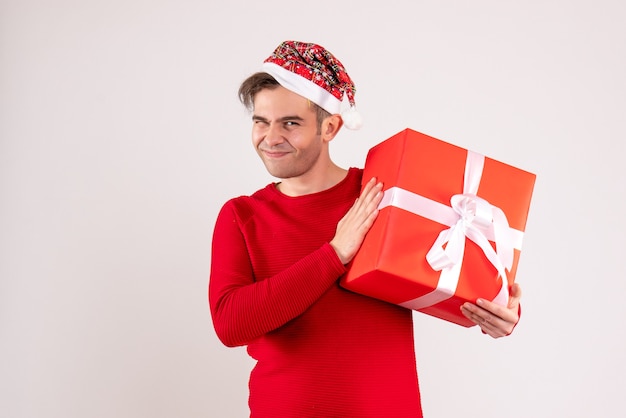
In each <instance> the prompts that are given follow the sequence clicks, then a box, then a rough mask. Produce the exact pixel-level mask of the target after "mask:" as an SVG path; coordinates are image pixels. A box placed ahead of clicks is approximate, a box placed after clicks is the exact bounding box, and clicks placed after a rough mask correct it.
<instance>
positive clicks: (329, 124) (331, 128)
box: [321, 114, 343, 142]
mask: <svg viewBox="0 0 626 418" xmlns="http://www.w3.org/2000/svg"><path fill="white" fill-rule="evenodd" d="M342 126H343V119H341V116H340V115H339V114H335V115H330V116H328V117H327V118H326V119H324V120H323V121H322V127H321V128H322V129H321V132H322V139H323V140H324V141H325V142H330V141H332V140H333V138H334V137H335V135H337V133H338V132H339V130H340V129H341V127H342Z"/></svg>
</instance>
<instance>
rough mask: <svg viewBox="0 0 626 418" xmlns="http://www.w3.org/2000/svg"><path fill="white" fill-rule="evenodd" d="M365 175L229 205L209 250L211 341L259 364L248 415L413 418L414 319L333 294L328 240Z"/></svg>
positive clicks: (273, 191)
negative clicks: (295, 194)
mask: <svg viewBox="0 0 626 418" xmlns="http://www.w3.org/2000/svg"><path fill="white" fill-rule="evenodd" d="M361 176H362V170H360V169H356V168H351V169H350V170H349V171H348V175H347V176H346V178H345V179H344V180H343V181H342V182H340V183H339V184H337V185H336V186H334V187H332V188H330V189H328V190H325V191H322V192H319V193H313V194H309V195H304V196H298V197H289V196H286V195H284V194H282V193H281V192H280V191H278V189H277V188H276V186H275V185H274V184H270V185H268V186H266V187H265V188H263V189H261V190H259V191H257V192H256V193H254V194H253V195H251V196H242V197H238V198H235V199H232V200H230V201H228V202H227V203H226V204H225V205H224V206H223V208H222V210H221V211H220V213H219V215H218V218H217V221H216V224H215V230H214V236H213V245H212V259H211V260H212V261H211V277H210V281H209V304H210V308H211V316H212V320H213V325H214V328H215V331H216V333H217V336H218V337H219V338H220V340H221V341H222V342H223V343H224V344H225V345H227V346H241V345H247V347H248V353H249V354H250V356H252V358H254V359H255V360H256V366H255V367H254V369H253V370H252V373H251V375H250V382H249V390H250V394H249V407H250V413H251V417H253V418H264V417H272V418H276V417H280V418H291V417H324V418H331V417H346V418H366V417H372V418H374V417H375V418H381V417H385V418H394V417H410V418H415V417H421V416H422V414H421V406H420V395H419V388H418V380H417V371H416V362H415V354H414V341H413V323H412V314H411V311H410V310H408V309H405V308H401V307H398V306H395V305H392V304H389V303H385V302H381V301H378V300H375V299H373V298H369V297H365V296H361V295H357V294H355V293H352V292H349V291H347V290H345V289H343V288H341V287H340V286H339V282H338V279H339V278H340V277H341V276H342V275H343V274H344V273H345V271H346V268H345V266H344V265H343V264H342V263H341V261H340V260H339V258H338V257H337V255H336V253H335V252H334V250H333V248H332V247H331V246H330V244H329V241H330V240H331V239H332V238H333V236H334V234H335V229H336V226H337V223H338V221H339V220H340V219H341V218H342V217H343V216H344V214H345V213H346V212H347V211H348V209H349V208H350V206H351V205H352V204H353V203H354V200H355V199H356V197H358V195H359V192H360V187H361Z"/></svg>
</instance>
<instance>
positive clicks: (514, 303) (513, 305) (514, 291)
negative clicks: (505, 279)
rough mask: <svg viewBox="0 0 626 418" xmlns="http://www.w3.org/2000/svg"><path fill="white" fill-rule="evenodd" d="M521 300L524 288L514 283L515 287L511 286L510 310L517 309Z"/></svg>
mask: <svg viewBox="0 0 626 418" xmlns="http://www.w3.org/2000/svg"><path fill="white" fill-rule="evenodd" d="M521 298H522V287H521V286H520V285H519V284H517V283H513V286H511V292H510V294H509V305H508V307H509V309H517V308H518V306H519V302H520V299H521Z"/></svg>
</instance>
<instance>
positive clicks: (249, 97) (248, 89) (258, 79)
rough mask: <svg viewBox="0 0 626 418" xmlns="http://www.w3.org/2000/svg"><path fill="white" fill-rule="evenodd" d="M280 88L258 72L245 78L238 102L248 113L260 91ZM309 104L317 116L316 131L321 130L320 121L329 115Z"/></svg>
mask: <svg viewBox="0 0 626 418" xmlns="http://www.w3.org/2000/svg"><path fill="white" fill-rule="evenodd" d="M278 86H280V84H279V83H278V81H276V79H275V78H274V77H272V76H271V75H269V74H268V73H264V72H258V73H254V74H252V75H251V76H250V77H248V78H246V79H245V80H244V81H243V83H241V86H239V92H238V94H239V100H240V101H241V103H242V104H243V105H244V106H245V107H246V109H248V110H249V111H253V110H254V98H255V97H256V95H257V93H258V92H260V91H261V90H265V89H270V90H273V89H275V88H277V87H278ZM309 104H310V105H311V106H313V107H314V108H313V109H314V110H315V114H316V116H317V129H318V130H319V129H321V127H322V121H323V120H324V119H326V118H327V117H329V116H330V113H329V112H327V111H326V110H324V109H322V107H320V106H319V105H317V104H315V103H313V102H312V101H309Z"/></svg>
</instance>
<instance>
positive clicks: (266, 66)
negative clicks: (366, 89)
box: [262, 62, 341, 115]
mask: <svg viewBox="0 0 626 418" xmlns="http://www.w3.org/2000/svg"><path fill="white" fill-rule="evenodd" d="M262 70H263V71H264V72H266V73H268V74H269V75H271V76H272V77H274V78H275V79H276V81H278V83H279V84H280V85H281V86H283V87H284V88H286V89H287V90H290V91H292V92H294V93H296V94H299V95H300V96H302V97H304V98H307V99H309V100H310V101H312V102H313V103H315V104H316V105H318V106H320V107H321V108H322V109H324V110H325V111H327V112H328V113H330V114H331V115H334V114H337V113H340V110H341V100H339V99H337V98H336V97H335V96H333V95H332V94H331V93H330V92H329V91H328V90H326V89H324V88H322V87H320V86H318V85H317V84H315V83H314V82H312V81H310V80H307V79H306V78H304V77H302V76H301V75H299V74H296V73H294V72H291V71H289V70H287V69H286V68H283V67H281V66H280V65H277V64H274V63H273V62H264V63H263V66H262Z"/></svg>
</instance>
